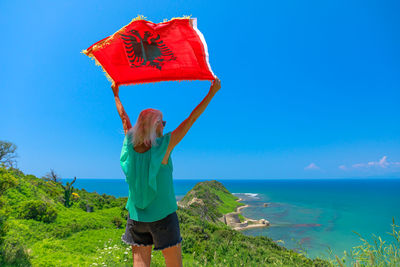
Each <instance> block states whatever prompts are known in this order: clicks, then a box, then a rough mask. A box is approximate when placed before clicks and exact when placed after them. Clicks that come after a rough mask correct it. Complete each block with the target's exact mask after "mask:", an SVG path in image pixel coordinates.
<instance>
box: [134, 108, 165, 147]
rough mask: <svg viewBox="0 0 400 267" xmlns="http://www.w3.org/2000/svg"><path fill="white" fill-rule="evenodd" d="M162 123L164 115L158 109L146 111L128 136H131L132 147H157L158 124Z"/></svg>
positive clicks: (141, 113)
mask: <svg viewBox="0 0 400 267" xmlns="http://www.w3.org/2000/svg"><path fill="white" fill-rule="evenodd" d="M159 122H162V113H161V111H159V110H157V109H152V108H148V109H144V110H142V111H141V112H140V114H139V117H138V119H137V121H136V124H135V126H133V127H132V128H131V129H130V130H129V131H128V134H130V135H131V140H132V145H133V146H137V145H141V144H145V145H146V146H153V145H155V146H157V142H156V138H157V132H156V130H157V124H158V123H159Z"/></svg>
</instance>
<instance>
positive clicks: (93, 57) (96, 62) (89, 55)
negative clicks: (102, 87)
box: [81, 50, 115, 84]
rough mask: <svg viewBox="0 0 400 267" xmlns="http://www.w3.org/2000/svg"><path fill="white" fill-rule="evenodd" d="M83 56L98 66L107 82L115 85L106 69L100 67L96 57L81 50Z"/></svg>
mask: <svg viewBox="0 0 400 267" xmlns="http://www.w3.org/2000/svg"><path fill="white" fill-rule="evenodd" d="M81 53H83V54H85V55H87V56H88V57H89V58H90V59H92V60H94V63H95V64H96V66H100V67H101V69H102V70H103V72H104V75H105V76H106V78H107V80H108V81H109V82H111V83H112V84H115V82H114V80H113V78H111V76H110V74H108V72H107V71H106V69H105V68H104V67H103V65H101V63H100V62H99V61H98V60H97V59H96V57H95V56H94V55H93V54H92V53H88V52H87V50H82V52H81Z"/></svg>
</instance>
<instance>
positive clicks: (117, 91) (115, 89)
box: [111, 83, 119, 96]
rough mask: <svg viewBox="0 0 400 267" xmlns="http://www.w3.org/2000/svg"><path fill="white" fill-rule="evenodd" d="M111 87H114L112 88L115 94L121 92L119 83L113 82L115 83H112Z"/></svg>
mask: <svg viewBox="0 0 400 267" xmlns="http://www.w3.org/2000/svg"><path fill="white" fill-rule="evenodd" d="M111 88H112V90H113V92H114V95H115V96H117V95H118V93H119V87H118V85H115V84H114V83H113V84H112V85H111Z"/></svg>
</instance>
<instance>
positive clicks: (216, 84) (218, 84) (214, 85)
mask: <svg viewBox="0 0 400 267" xmlns="http://www.w3.org/2000/svg"><path fill="white" fill-rule="evenodd" d="M220 88H221V81H220V80H219V79H218V78H215V80H214V82H213V83H212V85H211V87H210V91H211V92H212V93H214V94H215V93H216V92H218V90H219V89H220Z"/></svg>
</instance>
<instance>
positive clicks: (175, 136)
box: [163, 78, 221, 164]
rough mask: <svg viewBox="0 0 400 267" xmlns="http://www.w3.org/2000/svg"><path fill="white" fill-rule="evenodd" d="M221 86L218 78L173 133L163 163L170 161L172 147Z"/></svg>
mask: <svg viewBox="0 0 400 267" xmlns="http://www.w3.org/2000/svg"><path fill="white" fill-rule="evenodd" d="M220 88H221V81H220V80H219V79H218V78H216V79H215V81H214V82H213V84H212V85H211V87H210V91H209V92H208V94H207V95H206V96H205V97H204V99H203V100H202V101H201V102H200V104H198V105H197V107H196V108H195V109H194V110H193V111H192V113H190V115H189V117H188V118H187V119H186V120H184V121H183V122H182V123H181V124H180V125H179V126H178V127H177V128H176V129H175V130H174V131H173V132H172V133H171V139H170V141H169V144H168V148H167V152H166V153H165V156H164V159H163V164H166V163H165V162H168V157H169V154H170V153H171V151H172V149H174V147H175V146H176V145H177V144H178V143H179V142H180V141H181V140H182V138H183V137H184V136H185V135H186V133H187V132H188V131H189V129H190V128H191V127H192V125H193V123H194V122H195V121H196V120H197V118H198V117H200V115H201V114H202V113H203V111H204V110H205V109H206V107H207V106H208V103H210V101H211V99H212V98H213V97H214V95H215V93H216V92H218V90H219V89H220Z"/></svg>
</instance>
